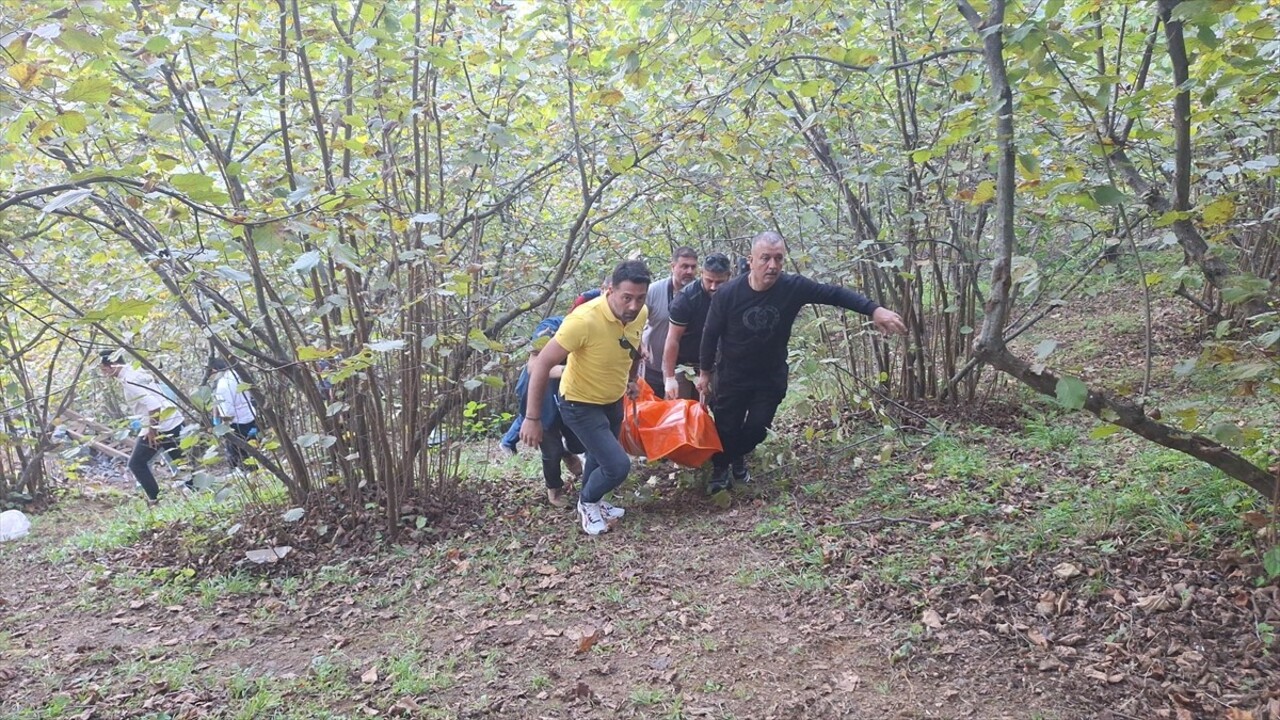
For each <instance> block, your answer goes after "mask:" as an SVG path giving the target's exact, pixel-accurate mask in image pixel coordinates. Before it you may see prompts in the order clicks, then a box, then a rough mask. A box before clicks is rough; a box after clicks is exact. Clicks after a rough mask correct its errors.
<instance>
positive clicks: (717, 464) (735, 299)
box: [698, 232, 907, 493]
mask: <svg viewBox="0 0 1280 720" xmlns="http://www.w3.org/2000/svg"><path fill="white" fill-rule="evenodd" d="M786 257H787V247H786V244H785V243H784V242H783V240H782V236H781V235H778V234H777V233H774V232H764V233H761V234H759V235H757V236H756V237H755V238H754V239H753V240H752V242H751V259H750V263H751V269H750V272H748V273H747V274H746V275H743V276H739V277H736V278H734V279H733V280H731V281H729V282H728V283H727V284H725V286H724V287H722V288H720V290H719V291H718V292H716V294H715V296H714V298H713V299H712V301H711V308H710V310H709V311H708V312H707V321H706V327H705V329H704V330H703V333H702V343H701V352H700V353H699V356H700V362H699V365H700V368H701V369H700V371H699V375H698V392H700V393H701V394H702V397H703V398H704V399H705V398H708V397H711V398H712V401H711V409H712V412H713V414H714V415H715V422H716V431H717V432H718V433H719V434H720V442H721V443H722V444H723V446H724V451H723V452H721V453H717V454H716V455H715V456H714V457H712V459H711V462H712V466H713V470H712V474H711V484H710V485H709V486H708V488H707V489H708V491H710V492H711V493H716V492H720V491H722V490H728V489H729V488H730V487H731V486H732V485H733V483H734V482H738V483H745V482H748V481H749V480H750V477H751V476H750V472H749V471H748V470H747V462H746V455H747V454H748V453H750V452H751V451H752V450H754V449H755V448H756V446H757V445H759V444H760V443H761V442H762V441H763V440H764V439H765V436H766V435H767V434H768V432H769V425H770V424H772V422H773V416H774V414H775V413H776V412H777V410H778V404H779V403H781V402H782V398H783V397H785V396H786V394H787V372H788V367H787V342H788V341H789V340H790V339H791V328H792V326H793V325H794V324H795V320H796V315H797V314H798V313H799V312H800V309H801V308H802V307H803V306H805V305H807V304H809V303H817V304H820V305H834V306H836V307H842V308H845V309H848V310H853V311H855V312H859V313H862V314H863V315H867V316H869V317H870V318H871V321H872V322H873V323H874V324H875V326H876V329H878V330H879V331H880V332H883V333H886V334H896V333H905V332H906V331H907V328H906V326H905V325H904V324H903V323H902V318H901V317H899V315H898V314H897V313H896V312H893V311H892V310H888V309H886V308H883V307H880V306H879V305H878V304H876V303H875V302H874V301H872V300H870V299H868V298H867V297H865V296H863V295H861V294H859V293H856V292H854V291H852V290H848V289H846V288H843V287H840V286H839V285H828V284H825V283H819V282H815V281H813V280H810V279H809V278H806V277H804V276H802V275H794V274H787V273H784V272H783V270H782V266H783V263H784V262H785V261H786ZM713 372H714V383H713V382H712V374H713ZM731 469H732V474H731Z"/></svg>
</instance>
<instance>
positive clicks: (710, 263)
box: [702, 252, 729, 274]
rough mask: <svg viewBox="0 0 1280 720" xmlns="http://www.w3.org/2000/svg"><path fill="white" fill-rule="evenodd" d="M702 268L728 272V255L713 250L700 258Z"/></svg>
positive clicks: (716, 271)
mask: <svg viewBox="0 0 1280 720" xmlns="http://www.w3.org/2000/svg"><path fill="white" fill-rule="evenodd" d="M702 269H703V270H706V271H708V272H713V273H717V274H719V273H727V272H729V257H728V256H727V255H725V254H724V253H718V252H713V253H711V254H710V255H708V256H706V257H705V258H703V259H702Z"/></svg>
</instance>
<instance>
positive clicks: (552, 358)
mask: <svg viewBox="0 0 1280 720" xmlns="http://www.w3.org/2000/svg"><path fill="white" fill-rule="evenodd" d="M649 279H650V275H649V268H647V267H645V264H644V263H643V262H641V261H639V260H628V261H626V262H624V263H622V264H621V265H619V266H618V267H617V268H615V269H614V271H613V277H612V278H611V283H610V286H609V288H608V289H607V290H605V292H604V294H603V295H601V296H600V297H598V298H596V299H595V300H592V301H590V302H587V303H585V304H583V305H582V306H581V307H579V308H578V309H577V310H575V311H573V312H572V313H570V314H569V315H568V316H566V317H565V319H564V323H563V324H562V325H561V326H560V330H559V331H557V332H556V336H555V337H554V338H552V339H551V342H549V343H547V345H546V347H544V348H543V349H542V352H540V353H538V356H537V357H535V358H533V359H532V360H530V361H529V399H528V403H527V407H529V408H534V409H537V408H540V407H542V398H543V395H545V394H546V391H547V378H548V377H549V376H550V373H551V368H553V367H555V366H557V365H559V364H561V363H563V362H565V360H566V358H567V359H568V365H567V366H566V367H565V369H564V375H563V376H562V377H561V378H560V396H559V397H557V398H556V400H557V402H558V403H559V406H560V419H561V421H562V422H563V423H564V424H565V425H566V426H568V428H569V429H570V430H572V431H573V434H574V435H576V436H577V437H578V440H579V441H580V442H581V443H582V446H583V447H584V448H586V451H587V460H586V463H585V464H584V465H583V471H582V477H583V481H582V490H581V492H580V493H579V494H578V517H579V518H580V519H581V520H582V529H583V530H585V531H586V532H587V534H589V535H599V534H600V533H602V532H605V531H607V530H608V529H609V521H610V520H617V519H618V518H621V517H622V516H623V514H624V513H625V511H624V510H623V509H622V508H620V507H615V506H613V505H610V504H609V503H608V502H606V501H605V499H604V496H605V495H607V494H608V493H609V492H610V491H612V490H613V489H614V488H616V487H618V486H619V485H621V484H622V482H623V481H624V480H626V479H627V471H629V470H630V469H631V458H630V457H628V456H627V453H626V451H625V450H623V449H622V445H621V444H620V443H619V442H618V430H619V429H621V427H622V396H623V394H624V393H625V394H629V395H632V396H634V395H635V393H636V370H637V369H638V368H639V365H640V333H641V331H642V330H644V325H645V322H646V321H647V320H648V318H649V313H648V310H647V309H646V308H645V306H644V301H645V295H646V294H647V293H648V292H649ZM540 420H541V418H536V417H525V423H524V425H523V426H521V428H520V439H521V440H523V441H524V442H525V443H526V444H528V445H531V446H533V447H538V446H539V444H541V442H542V423H541V422H539V421H540ZM530 421H533V422H530Z"/></svg>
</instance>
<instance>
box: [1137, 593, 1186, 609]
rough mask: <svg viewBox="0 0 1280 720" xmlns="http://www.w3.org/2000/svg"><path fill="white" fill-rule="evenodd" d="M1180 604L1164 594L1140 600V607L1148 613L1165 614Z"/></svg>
mask: <svg viewBox="0 0 1280 720" xmlns="http://www.w3.org/2000/svg"><path fill="white" fill-rule="evenodd" d="M1177 605H1178V603H1177V602H1176V601H1175V600H1174V599H1173V598H1171V597H1169V596H1167V595H1164V594H1157V595H1147V596H1146V597H1140V598H1138V607H1139V608H1141V609H1142V610H1145V611H1147V612H1164V611H1165V610H1171V609H1173V608H1175V607H1177Z"/></svg>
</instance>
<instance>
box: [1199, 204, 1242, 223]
mask: <svg viewBox="0 0 1280 720" xmlns="http://www.w3.org/2000/svg"><path fill="white" fill-rule="evenodd" d="M1235 214H1236V205H1235V203H1234V202H1232V200H1231V198H1229V197H1220V198H1218V199H1216V200H1214V201H1213V202H1211V203H1209V204H1208V205H1206V206H1205V207H1204V210H1203V212H1202V213H1201V219H1202V220H1203V221H1204V224H1205V225H1206V226H1208V227H1214V226H1217V225H1222V224H1225V223H1226V222H1228V221H1230V220H1231V218H1233V217H1235Z"/></svg>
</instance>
